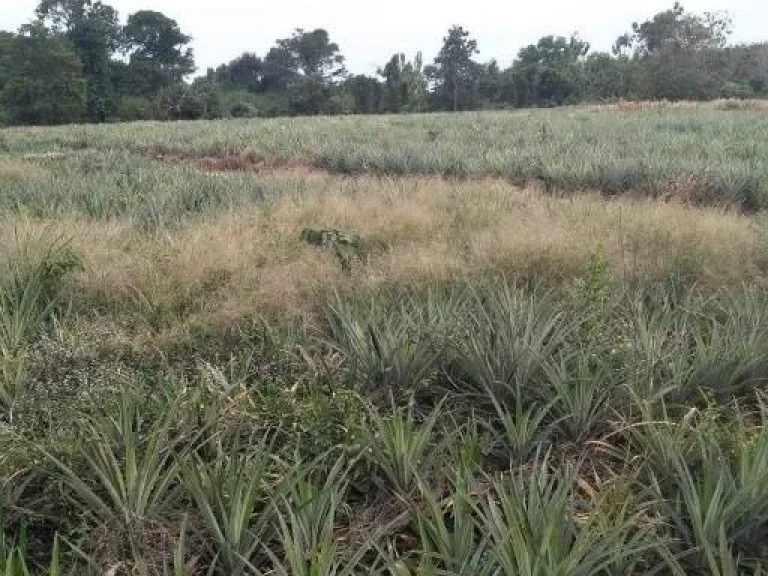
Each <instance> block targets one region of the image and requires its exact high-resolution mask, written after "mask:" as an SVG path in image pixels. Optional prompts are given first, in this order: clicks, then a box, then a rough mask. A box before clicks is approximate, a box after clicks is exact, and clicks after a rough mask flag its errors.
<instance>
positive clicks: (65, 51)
mask: <svg viewBox="0 0 768 576" xmlns="http://www.w3.org/2000/svg"><path fill="white" fill-rule="evenodd" d="M0 105H2V107H3V108H4V109H5V111H6V114H7V116H8V118H7V119H8V121H10V122H11V123H14V124H64V123H68V122H76V121H78V120H80V119H81V118H82V114H83V111H84V109H85V81H84V80H83V74H82V65H81V64H80V61H79V60H78V58H77V55H76V54H75V52H74V50H73V49H72V46H71V44H70V43H69V41H68V40H67V39H66V38H64V37H63V36H60V35H56V34H52V33H51V32H50V31H48V30H47V29H46V28H45V27H43V26H41V25H39V24H33V25H30V26H27V27H24V28H22V30H21V32H20V33H19V34H8V33H2V34H0Z"/></svg>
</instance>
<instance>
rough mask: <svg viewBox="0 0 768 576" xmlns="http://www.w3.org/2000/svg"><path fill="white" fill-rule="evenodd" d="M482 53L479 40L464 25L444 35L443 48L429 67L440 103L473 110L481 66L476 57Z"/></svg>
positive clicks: (459, 108) (453, 107)
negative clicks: (473, 57) (479, 48)
mask: <svg viewBox="0 0 768 576" xmlns="http://www.w3.org/2000/svg"><path fill="white" fill-rule="evenodd" d="M477 53H478V49H477V41H475V40H473V39H471V38H470V37H469V32H468V31H466V30H464V28H462V27H461V26H453V27H452V28H451V29H450V30H448V35H447V36H446V37H445V38H443V47H442V48H441V49H440V53H439V54H438V55H437V57H436V58H435V62H434V64H433V65H432V66H430V67H429V69H428V72H427V73H428V76H429V77H430V78H431V80H432V81H433V82H434V84H435V95H436V97H437V101H438V103H439V104H440V105H441V106H442V107H445V108H449V109H452V110H454V111H457V110H467V109H471V108H472V107H474V105H475V98H474V96H475V94H474V92H475V90H474V89H475V83H476V80H477V77H478V75H479V65H478V63H477V62H475V61H474V60H472V56H474V55H475V54H477Z"/></svg>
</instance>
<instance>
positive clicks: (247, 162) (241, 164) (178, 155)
mask: <svg viewBox="0 0 768 576" xmlns="http://www.w3.org/2000/svg"><path fill="white" fill-rule="evenodd" d="M146 154H147V155H148V156H150V157H152V158H153V159H155V160H158V161H160V162H168V163H172V164H192V165H195V166H197V167H198V168H200V169H201V170H203V171H205V172H210V173H214V174H222V173H226V172H254V173H258V174H262V173H271V172H277V171H280V172H284V171H289V172H323V173H325V172H326V171H325V170H322V169H321V168H318V167H317V166H315V165H314V164H313V163H312V162H310V161H309V160H307V159H306V158H285V157H281V156H269V155H265V154H261V153H259V152H243V153H232V152H217V153H211V152H195V151H189V150H170V149H166V148H160V149H157V148H155V149H152V150H149V151H147V152H146Z"/></svg>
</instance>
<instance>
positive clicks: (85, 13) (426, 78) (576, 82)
mask: <svg viewBox="0 0 768 576" xmlns="http://www.w3.org/2000/svg"><path fill="white" fill-rule="evenodd" d="M731 29H732V23H731V19H730V17H729V16H728V14H726V13H721V12H705V13H702V14H696V13H692V12H688V11H686V10H685V8H683V6H682V5H681V4H680V3H675V4H674V5H673V6H672V7H671V8H670V9H668V10H664V11H661V12H659V13H657V14H654V15H651V16H650V17H649V18H648V19H647V20H645V21H642V22H635V23H633V24H632V25H631V26H630V30H629V31H628V32H627V33H626V34H623V35H622V36H620V37H619V38H618V39H617V40H616V42H615V44H614V46H613V50H612V52H610V53H609V52H592V51H591V46H590V44H589V43H588V42H587V41H585V40H584V39H582V38H581V37H579V36H578V35H572V36H570V37H564V36H557V35H547V36H544V37H542V38H540V39H539V40H537V41H535V42H532V43H529V44H527V45H524V46H523V47H522V48H521V49H520V50H518V52H517V54H516V55H514V56H515V57H514V58H513V60H512V62H511V65H509V66H506V67H503V66H501V65H500V64H499V61H497V60H489V61H485V62H483V61H481V60H479V54H480V43H479V41H478V40H477V39H475V38H474V37H473V36H472V34H471V33H470V31H469V30H467V29H466V28H464V27H462V26H458V25H456V26H452V27H450V28H449V29H448V31H447V33H446V35H445V37H444V38H443V43H442V46H441V47H440V50H439V52H438V53H437V54H436V55H435V56H434V58H433V60H432V62H431V63H430V64H429V65H425V64H424V60H423V58H422V54H421V53H418V54H416V55H415V56H414V57H413V58H412V59H409V58H407V57H406V56H405V55H404V54H403V53H402V52H400V51H397V50H394V51H393V53H392V55H391V57H390V58H389V59H388V60H387V61H385V62H383V63H382V64H381V66H380V67H378V68H377V69H376V73H375V74H370V75H369V74H349V73H348V72H347V70H346V66H345V58H344V55H343V53H342V50H341V47H340V46H339V44H338V43H337V42H335V41H334V40H333V39H332V37H331V34H330V33H329V31H328V30H326V29H323V28H316V29H313V30H305V29H302V28H296V29H295V30H294V31H293V32H292V33H291V34H290V35H289V36H287V37H284V38H278V39H276V40H275V41H274V43H273V45H272V47H271V48H269V49H268V50H266V51H265V53H263V54H257V53H255V52H253V51H244V52H243V53H241V54H240V55H239V56H236V57H234V58H233V59H232V60H230V61H229V62H226V63H222V64H221V65H219V66H217V67H214V68H211V69H209V70H208V71H207V72H206V73H205V74H204V75H202V76H198V77H196V78H195V77H193V74H194V72H195V60H194V53H193V51H192V48H191V47H190V44H191V41H192V39H191V37H190V36H189V35H188V34H187V33H185V32H184V31H183V30H182V29H181V27H180V26H179V24H178V22H176V20H174V19H173V18H171V17H170V16H167V15H165V14H163V13H161V12H158V11H155V10H140V11H138V12H135V13H133V14H128V15H127V17H126V18H125V20H124V21H123V20H121V18H120V15H119V14H118V12H117V11H116V10H115V9H114V8H113V7H112V6H110V5H109V4H107V3H106V2H105V1H104V0H40V2H39V4H38V6H37V9H36V11H35V20H34V21H33V23H32V24H30V25H27V26H25V27H24V28H22V29H21V30H19V31H14V32H5V33H3V32H0V123H23V124H48V123H62V122H78V121H83V120H84V121H89V122H105V121H117V120H137V119H150V118H154V119H191V118H213V117H220V116H233V117H244V116H256V115H259V116H276V115H295V114H338V113H365V114H376V113H410V112H422V111H431V110H448V111H462V110H477V109H481V108H503V107H526V106H559V105H563V104H571V103H577V102H582V101H605V100H618V99H661V98H664V99H670V100H681V99H698V100H704V99H710V98H719V97H737V98H747V97H759V96H767V97H768V44H760V43H758V44H748V45H737V46H733V45H730V44H729V43H728V40H729V38H730V34H731ZM245 48H247V47H245ZM502 56H505V55H502ZM508 56H513V55H511V54H510V55H508Z"/></svg>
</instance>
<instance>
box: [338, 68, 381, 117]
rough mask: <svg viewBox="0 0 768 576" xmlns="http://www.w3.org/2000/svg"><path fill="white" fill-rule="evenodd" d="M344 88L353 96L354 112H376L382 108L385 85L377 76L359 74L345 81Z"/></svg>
mask: <svg viewBox="0 0 768 576" xmlns="http://www.w3.org/2000/svg"><path fill="white" fill-rule="evenodd" d="M344 89H345V90H346V92H347V93H348V94H349V95H350V97H351V98H352V112H354V113H355V114H375V113H377V112H379V111H380V110H381V107H382V102H381V101H382V97H383V96H382V94H383V87H382V85H381V82H380V81H379V80H378V79H377V78H372V77H371V76H366V75H364V74H358V75H356V76H350V77H349V78H347V79H346V80H345V81H344Z"/></svg>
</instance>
